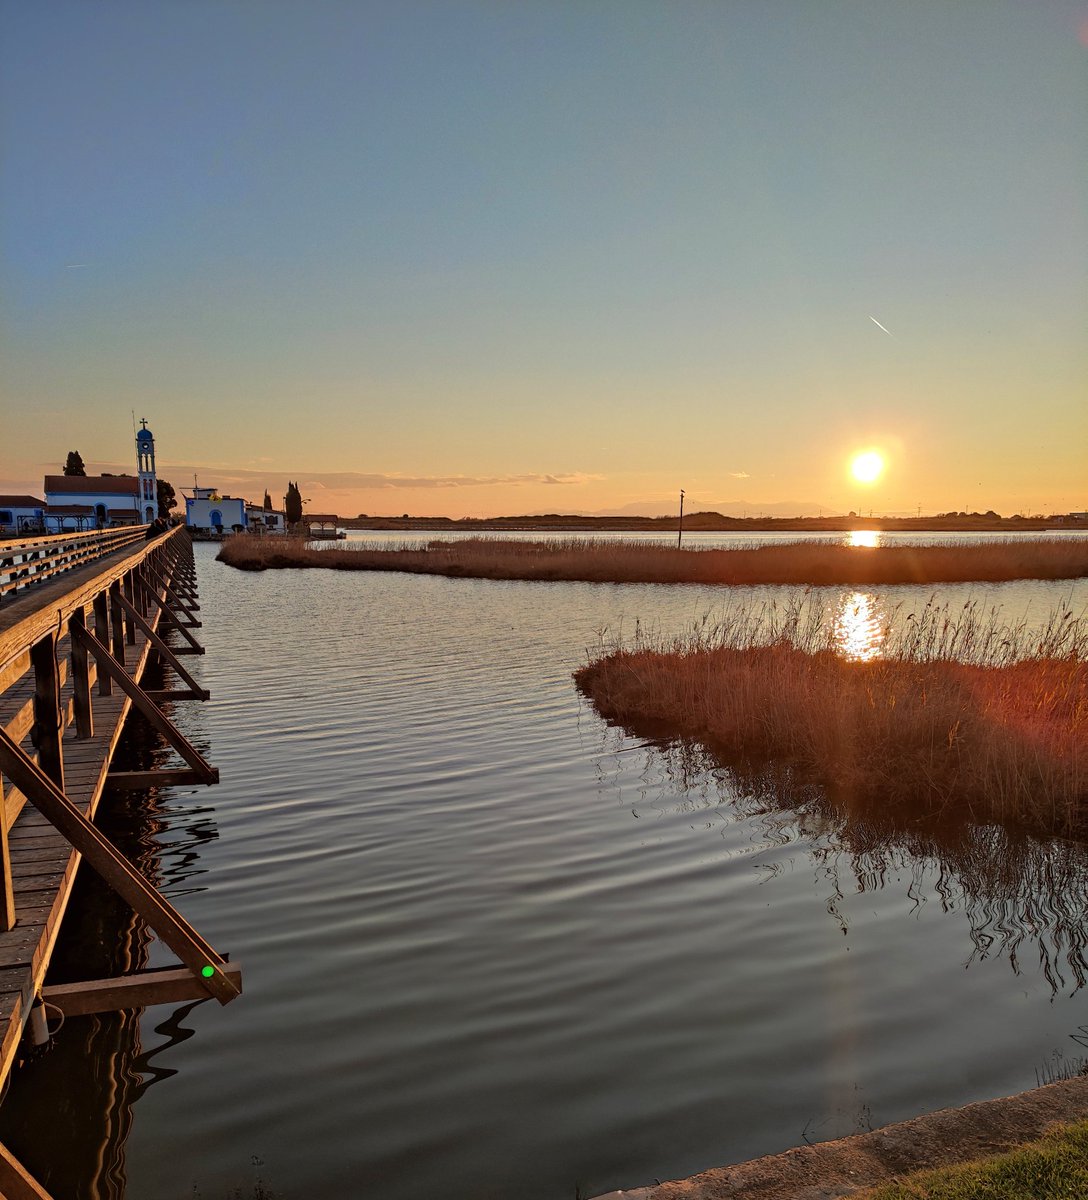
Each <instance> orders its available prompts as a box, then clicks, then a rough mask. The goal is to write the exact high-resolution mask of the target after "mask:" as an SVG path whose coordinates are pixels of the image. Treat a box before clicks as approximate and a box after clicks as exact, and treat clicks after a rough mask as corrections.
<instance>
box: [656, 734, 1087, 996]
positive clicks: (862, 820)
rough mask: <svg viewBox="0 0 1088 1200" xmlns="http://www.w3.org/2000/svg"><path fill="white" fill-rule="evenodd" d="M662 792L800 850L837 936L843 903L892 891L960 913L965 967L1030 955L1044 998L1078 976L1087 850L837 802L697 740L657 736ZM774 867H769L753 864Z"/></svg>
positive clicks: (845, 923)
mask: <svg viewBox="0 0 1088 1200" xmlns="http://www.w3.org/2000/svg"><path fill="white" fill-rule="evenodd" d="M656 748H657V753H658V755H659V756H660V758H661V761H662V763H663V764H664V767H665V770H666V773H667V775H668V777H669V778H670V781H671V788H673V789H676V790H679V791H682V792H683V793H684V794H686V795H689V796H690V795H699V796H700V797H701V802H702V804H703V805H704V806H705V808H706V809H707V810H713V809H718V808H720V807H721V806H725V807H726V808H728V809H731V810H732V811H733V813H735V814H736V815H737V816H739V817H741V818H743V819H745V820H753V819H754V820H757V821H759V822H760V824H761V825H762V828H763V832H764V834H765V836H766V837H767V840H768V841H769V842H772V843H777V844H779V845H791V844H794V843H796V844H797V845H798V846H802V847H804V848H805V850H806V852H807V853H808V855H809V857H810V860H811V865H812V867H813V868H814V870H815V872H816V874H817V875H818V877H819V878H820V879H821V880H822V881H823V884H824V886H825V888H826V896H825V904H826V909H827V912H828V915H829V916H830V917H831V918H832V920H834V921H835V922H836V923H837V924H838V925H839V927H840V928H841V930H842V932H843V933H846V932H847V930H848V928H849V917H848V915H847V913H846V910H845V908H844V904H843V901H844V899H845V897H846V896H848V895H849V894H851V893H853V894H855V895H862V894H864V893H867V892H868V893H872V892H877V891H880V890H882V889H885V888H892V887H895V888H899V889H900V890H901V891H902V892H903V893H904V894H905V895H906V897H907V898H908V899H909V900H910V902H911V905H912V906H913V907H915V908H917V907H920V906H922V905H925V904H930V903H936V904H938V905H939V907H940V909H941V910H942V911H943V912H946V913H954V912H957V911H959V912H961V913H962V914H963V916H964V917H965V918H966V920H967V924H968V928H969V934H970V948H969V949H968V950H967V952H966V954H965V957H964V966H965V967H966V966H970V965H971V964H972V963H974V962H983V961H985V960H986V959H989V958H1004V959H1006V960H1007V961H1008V964H1009V966H1010V968H1011V969H1012V971H1013V973H1014V974H1016V975H1020V974H1022V971H1023V969H1024V960H1025V959H1026V958H1027V957H1029V956H1030V958H1031V959H1032V960H1033V962H1032V969H1033V970H1038V971H1040V972H1041V974H1042V976H1043V977H1044V978H1045V980H1046V982H1047V985H1048V986H1049V988H1050V991H1051V994H1052V995H1053V996H1058V995H1060V994H1061V995H1073V994H1075V993H1076V992H1078V991H1080V990H1081V988H1083V987H1084V985H1085V982H1086V979H1088V961H1086V957H1085V950H1086V947H1088V846H1086V845H1085V844H1084V843H1082V842H1078V841H1071V840H1067V839H1062V838H1039V837H1034V836H1032V835H1030V834H1027V833H1023V832H1019V831H1017V830H1013V829H1008V828H1004V827H1002V826H998V825H977V824H974V823H972V822H970V821H966V820H944V821H942V820H930V821H918V820H916V819H906V818H904V817H902V816H897V815H895V814H894V813H891V812H888V811H884V810H881V809H879V808H870V809H865V808H857V807H851V808H850V809H847V808H846V807H844V806H842V805H839V804H837V803H836V802H835V800H834V799H833V798H832V797H831V796H829V795H828V794H827V793H826V792H824V791H823V790H822V789H821V788H819V787H817V786H814V785H811V784H805V783H799V782H798V781H796V780H795V779H793V778H792V777H791V775H790V773H789V771H788V770H783V769H780V768H774V767H764V768H762V769H757V770H751V771H744V770H742V769H738V768H735V767H730V766H724V765H723V764H722V763H721V762H720V761H719V760H718V759H717V758H716V757H715V756H714V754H713V753H712V752H711V751H710V750H708V749H707V748H706V747H704V746H702V745H700V744H698V743H694V742H689V741H663V742H660V743H658V744H657V747H656ZM761 869H762V870H765V871H769V872H770V873H772V874H773V873H775V867H774V866H773V865H772V866H770V867H768V866H766V865H762V866H761Z"/></svg>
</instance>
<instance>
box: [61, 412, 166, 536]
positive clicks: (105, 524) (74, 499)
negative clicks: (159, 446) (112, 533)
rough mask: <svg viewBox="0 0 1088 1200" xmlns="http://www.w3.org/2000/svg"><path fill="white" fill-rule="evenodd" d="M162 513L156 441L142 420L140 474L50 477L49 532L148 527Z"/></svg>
mask: <svg viewBox="0 0 1088 1200" xmlns="http://www.w3.org/2000/svg"><path fill="white" fill-rule="evenodd" d="M158 511H159V503H158V489H157V482H156V477H155V438H154V435H153V434H152V433H151V430H150V429H148V427H147V421H146V420H141V421H140V429H139V431H138V432H137V434H136V475H135V477H133V476H132V475H46V477H45V509H44V512H43V520H44V522H45V527H46V531H47V532H48V533H67V532H70V531H73V530H74V531H79V530H84V529H108V528H112V527H114V526H118V525H148V524H150V523H151V522H152V521H153V520H154V519H155V517H156V516H157V514H158Z"/></svg>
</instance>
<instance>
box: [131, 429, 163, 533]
mask: <svg viewBox="0 0 1088 1200" xmlns="http://www.w3.org/2000/svg"><path fill="white" fill-rule="evenodd" d="M136 473H137V475H138V477H139V509H140V517H141V519H142V521H143V523H144V524H145V525H150V524H151V522H152V521H154V519H155V515H156V514H157V513H158V511H159V498H158V488H157V484H156V479H155V437H154V435H153V434H152V432H151V430H150V429H148V427H147V421H146V420H145V419H144V418H141V419H140V429H139V432H138V433H137V434H136Z"/></svg>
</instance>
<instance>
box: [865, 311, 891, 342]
mask: <svg viewBox="0 0 1088 1200" xmlns="http://www.w3.org/2000/svg"><path fill="white" fill-rule="evenodd" d="M869 320H870V321H872V323H873V324H874V325H875V326H876V327H877V328H878V329H884V326H883V325H881V323H880V322H879V321H878V320H877V319H876V317H874V316H870V317H869ZM884 332H885V333H886V334H887V335H888V337H890V338H893V337H895V334H894V333H892V331H891V330H890V329H884Z"/></svg>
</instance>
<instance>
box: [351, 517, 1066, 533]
mask: <svg viewBox="0 0 1088 1200" xmlns="http://www.w3.org/2000/svg"><path fill="white" fill-rule="evenodd" d="M338 524H339V526H340V528H341V529H351V530H374V531H389V530H401V531H414V532H420V533H440V532H443V531H457V532H485V533H492V532H502V531H507V532H519V533H525V532H537V533H677V532H678V531H679V529H680V522H679V519H678V518H677V517H672V516H668V517H665V516H661V517H586V516H561V515H559V514H557V513H549V514H546V515H544V516H527V515H523V516H512V517H478V518H477V517H462V518H459V519H454V518H451V517H352V518H344V519H342V520H340V521H339V522H338ZM683 528H684V532H685V533H850V532H852V531H854V530H872V531H875V532H881V533H1044V532H1046V533H1064V532H1081V533H1088V521H1068V520H1067V521H1061V520H1059V519H1057V518H1055V517H1045V518H1030V517H987V516H986V515H985V514H981V513H980V514H973V513H968V514H964V515H963V516H960V515H958V514H957V515H956V516H954V517H953V516H949V517H940V516H934V517H864V516H856V517H851V516H835V517H800V516H798V517H726V516H723V515H722V514H721V513H698V512H697V513H691V514H689V515H686V516H685V517H684V526H683Z"/></svg>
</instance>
